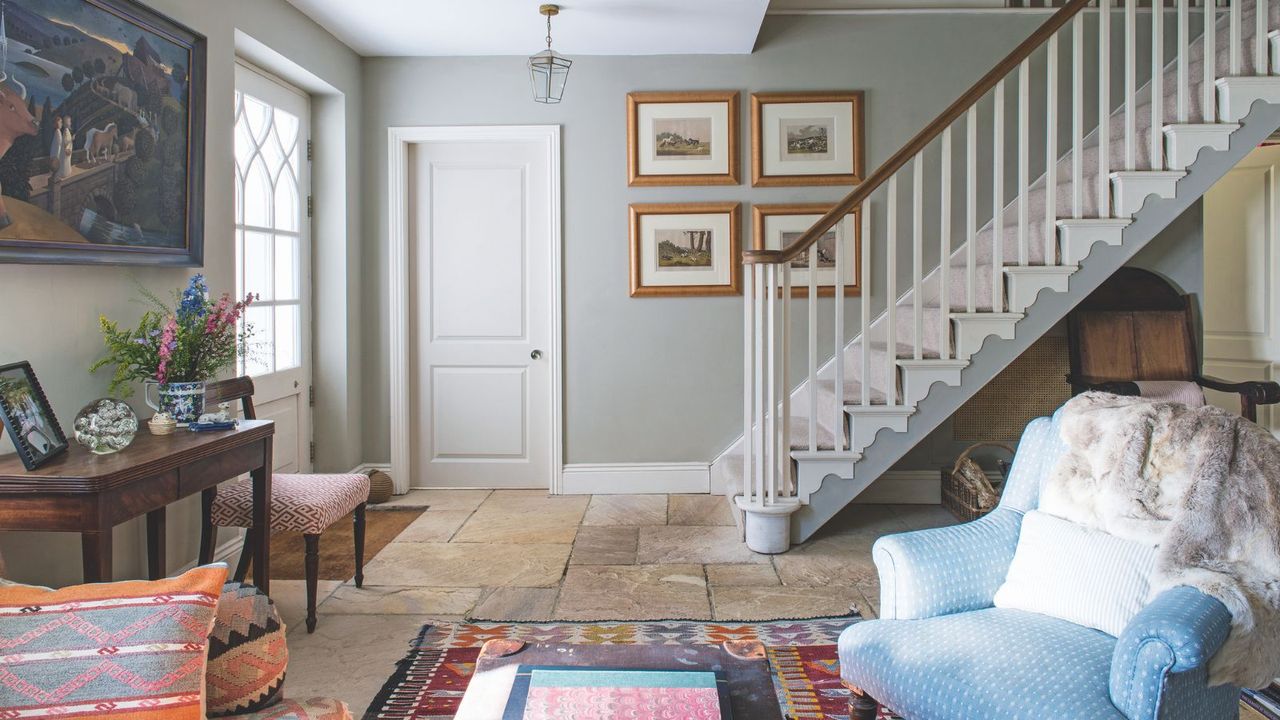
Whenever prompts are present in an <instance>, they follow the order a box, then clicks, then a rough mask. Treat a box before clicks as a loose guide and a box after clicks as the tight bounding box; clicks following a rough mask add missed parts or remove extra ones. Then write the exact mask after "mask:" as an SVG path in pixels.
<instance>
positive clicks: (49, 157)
mask: <svg viewBox="0 0 1280 720" xmlns="http://www.w3.org/2000/svg"><path fill="white" fill-rule="evenodd" d="M0 28H3V33H2V34H0V96H2V97H0V110H4V108H5V106H7V112H0V262H19V263H72V264H117V265H180V266H199V265H201V264H202V263H203V260H204V258H203V254H204V216H203V205H204V124H205V62H206V43H205V39H204V37H203V36H201V35H198V34H197V33H195V32H193V31H192V30H190V29H188V28H186V27H183V26H182V25H179V24H178V23H176V22H174V21H173V20H170V19H168V18H166V17H164V16H162V15H160V14H158V13H156V12H153V11H151V10H149V9H147V8H146V7H144V6H143V5H140V4H138V3H136V2H133V1H132V0H3V1H2V2H0ZM228 152H230V150H228Z"/></svg>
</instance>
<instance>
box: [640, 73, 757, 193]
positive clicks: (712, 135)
mask: <svg viewBox="0 0 1280 720" xmlns="http://www.w3.org/2000/svg"><path fill="white" fill-rule="evenodd" d="M738 147H739V146H738V93H736V92H729V91H723V92H721V91H717V92H633V93H628V94H627V178H628V179H627V182H628V184H629V185H631V186H633V187H634V186H644V185H737V184H738V183H739V182H740V180H739V175H738V156H739V151H738Z"/></svg>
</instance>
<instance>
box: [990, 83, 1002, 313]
mask: <svg viewBox="0 0 1280 720" xmlns="http://www.w3.org/2000/svg"><path fill="white" fill-rule="evenodd" d="M992 126H993V127H992V133H991V208H992V209H991V312H996V313H998V312H1004V80H1003V79H1002V80H1000V81H999V82H997V83H996V93H995V104H994V107H993V109H992Z"/></svg>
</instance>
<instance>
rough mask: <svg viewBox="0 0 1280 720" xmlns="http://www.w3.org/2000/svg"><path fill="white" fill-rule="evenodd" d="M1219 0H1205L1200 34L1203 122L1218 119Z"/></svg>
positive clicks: (1201, 112)
mask: <svg viewBox="0 0 1280 720" xmlns="http://www.w3.org/2000/svg"><path fill="white" fill-rule="evenodd" d="M1217 9H1218V8H1217V0H1205V2H1204V34H1202V35H1201V36H1200V38H1201V40H1202V41H1203V42H1204V62H1203V63H1201V64H1202V65H1203V66H1204V87H1203V91H1204V98H1203V99H1202V100H1201V101H1200V102H1201V108H1200V114H1201V115H1203V116H1204V117H1203V118H1202V122H1206V123H1214V122H1217V121H1218V91H1217V84H1218V77H1217V75H1218V68H1217V63H1216V62H1215V61H1214V58H1216V57H1218V51H1217V49H1216V48H1215V47H1214V43H1215V42H1216V41H1217V37H1216V35H1217V28H1218V20H1217V18H1215V17H1214V16H1215V15H1216V14H1217Z"/></svg>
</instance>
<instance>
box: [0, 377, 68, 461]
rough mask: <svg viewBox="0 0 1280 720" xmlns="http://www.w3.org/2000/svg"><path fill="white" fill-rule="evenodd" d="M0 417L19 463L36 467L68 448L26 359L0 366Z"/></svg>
mask: <svg viewBox="0 0 1280 720" xmlns="http://www.w3.org/2000/svg"><path fill="white" fill-rule="evenodd" d="M0 416H3V419H4V427H5V429H6V430H8V431H9V439H10V440H12V441H13V447H14V449H15V450H17V451H18V457H19V458H20V459H21V460H22V465H23V466H24V467H26V468H27V469H28V470H35V469H36V468H38V467H40V466H41V465H43V464H44V463H45V462H47V461H49V460H50V459H52V458H53V457H55V456H57V455H58V454H60V453H62V452H64V451H65V450H66V449H67V437H66V435H63V434H62V426H60V425H59V424H58V418H57V417H56V416H55V415H54V414H53V408H51V407H49V399H48V398H46V397H45V395H44V389H43V388H41V387H40V381H39V380H37V379H36V374H35V371H33V370H32V369H31V364H30V363H27V362H19V363H13V364H11V365H0Z"/></svg>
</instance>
